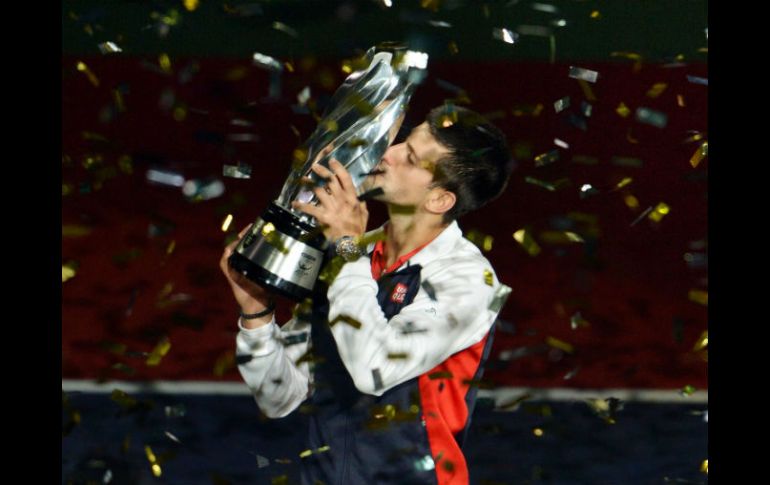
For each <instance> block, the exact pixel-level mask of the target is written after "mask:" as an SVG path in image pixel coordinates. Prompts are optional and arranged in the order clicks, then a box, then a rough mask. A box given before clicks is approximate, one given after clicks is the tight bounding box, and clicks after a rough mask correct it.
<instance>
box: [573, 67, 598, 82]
mask: <svg viewBox="0 0 770 485" xmlns="http://www.w3.org/2000/svg"><path fill="white" fill-rule="evenodd" d="M569 77H571V78H573V79H582V80H583V81H588V82H590V83H595V82H596V80H597V79H598V77H599V73H598V72H596V71H591V70H590V69H584V68H582V67H575V66H570V68H569Z"/></svg>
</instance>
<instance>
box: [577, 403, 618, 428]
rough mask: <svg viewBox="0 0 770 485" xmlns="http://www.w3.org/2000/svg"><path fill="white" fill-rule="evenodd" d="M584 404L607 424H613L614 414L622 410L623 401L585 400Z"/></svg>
mask: <svg viewBox="0 0 770 485" xmlns="http://www.w3.org/2000/svg"><path fill="white" fill-rule="evenodd" d="M585 403H586V404H588V406H589V407H590V408H591V410H593V412H594V413H595V414H596V415H597V416H599V417H600V418H602V419H604V421H605V422H607V423H608V424H615V413H616V412H617V411H620V410H621V409H623V401H621V400H620V399H617V398H614V397H610V398H607V399H595V398H591V399H586V400H585Z"/></svg>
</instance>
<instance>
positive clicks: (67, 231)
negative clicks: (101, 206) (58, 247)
mask: <svg viewBox="0 0 770 485" xmlns="http://www.w3.org/2000/svg"><path fill="white" fill-rule="evenodd" d="M89 234H91V228H90V227H88V226H79V225H77V224H64V225H63V226H61V235H62V237H82V236H87V235H89Z"/></svg>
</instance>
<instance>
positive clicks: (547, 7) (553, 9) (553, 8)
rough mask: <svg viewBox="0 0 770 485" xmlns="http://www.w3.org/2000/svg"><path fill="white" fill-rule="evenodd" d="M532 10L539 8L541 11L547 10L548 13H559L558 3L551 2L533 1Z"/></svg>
mask: <svg viewBox="0 0 770 485" xmlns="http://www.w3.org/2000/svg"><path fill="white" fill-rule="evenodd" d="M532 10H538V11H540V12H546V13H558V12H559V9H558V8H556V5H551V4H549V3H533V4H532Z"/></svg>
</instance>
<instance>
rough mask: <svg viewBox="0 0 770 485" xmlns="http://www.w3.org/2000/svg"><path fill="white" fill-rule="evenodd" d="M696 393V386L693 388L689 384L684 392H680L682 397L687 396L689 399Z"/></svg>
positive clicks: (683, 389) (684, 388)
mask: <svg viewBox="0 0 770 485" xmlns="http://www.w3.org/2000/svg"><path fill="white" fill-rule="evenodd" d="M694 392H695V387H694V386H691V385H689V384H688V385H686V386H684V387H683V388H682V390H681V391H679V393H680V394H681V395H682V396H685V397H687V396H692V395H693V393H694Z"/></svg>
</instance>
